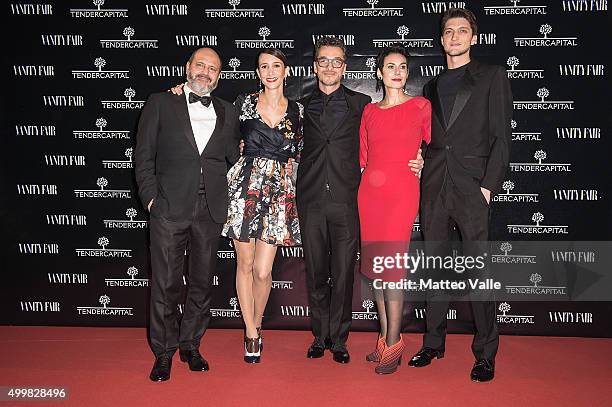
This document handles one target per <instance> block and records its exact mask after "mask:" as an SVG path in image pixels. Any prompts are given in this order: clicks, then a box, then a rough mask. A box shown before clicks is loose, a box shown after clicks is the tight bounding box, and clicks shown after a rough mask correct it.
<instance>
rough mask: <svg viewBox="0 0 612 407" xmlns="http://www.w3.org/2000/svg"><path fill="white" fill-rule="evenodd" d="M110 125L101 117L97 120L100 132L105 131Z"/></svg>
mask: <svg viewBox="0 0 612 407" xmlns="http://www.w3.org/2000/svg"><path fill="white" fill-rule="evenodd" d="M107 124H108V122H107V121H106V119H104V118H102V117H100V118H99V119H96V127H97V128H99V129H100V131H101V132H102V131H104V128H105V127H106V125H107Z"/></svg>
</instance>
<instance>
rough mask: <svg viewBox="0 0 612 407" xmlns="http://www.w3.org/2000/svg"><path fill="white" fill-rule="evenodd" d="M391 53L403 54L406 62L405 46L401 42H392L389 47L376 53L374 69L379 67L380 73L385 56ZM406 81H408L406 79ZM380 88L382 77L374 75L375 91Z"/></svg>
mask: <svg viewBox="0 0 612 407" xmlns="http://www.w3.org/2000/svg"><path fill="white" fill-rule="evenodd" d="M391 54H400V55H403V56H404V58H406V63H408V57H409V55H408V51H407V50H406V47H404V46H403V45H402V44H393V45H391V46H390V47H387V48H385V49H383V50H382V51H381V53H380V54H378V56H377V57H376V71H378V70H379V69H380V72H381V73H382V70H383V66H384V65H385V58H387V57H388V56H389V55H391ZM406 83H408V82H407V81H406ZM382 88H383V81H382V79H378V76H377V77H376V92H378V91H379V90H381V89H382Z"/></svg>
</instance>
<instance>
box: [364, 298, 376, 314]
mask: <svg viewBox="0 0 612 407" xmlns="http://www.w3.org/2000/svg"><path fill="white" fill-rule="evenodd" d="M361 307H362V308H364V309H365V310H366V312H367V313H368V314H369V313H370V310H371V309H372V308H374V303H373V302H372V300H363V302H362V303H361Z"/></svg>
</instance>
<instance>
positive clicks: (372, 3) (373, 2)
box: [366, 0, 378, 8]
mask: <svg viewBox="0 0 612 407" xmlns="http://www.w3.org/2000/svg"><path fill="white" fill-rule="evenodd" d="M366 3H368V4H369V5H370V6H372V8H374V6H375V5H377V4H378V0H366Z"/></svg>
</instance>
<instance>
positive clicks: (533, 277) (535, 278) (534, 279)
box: [529, 273, 542, 287]
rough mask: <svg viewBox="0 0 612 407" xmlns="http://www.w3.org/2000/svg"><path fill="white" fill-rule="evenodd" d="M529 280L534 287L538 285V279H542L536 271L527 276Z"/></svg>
mask: <svg viewBox="0 0 612 407" xmlns="http://www.w3.org/2000/svg"><path fill="white" fill-rule="evenodd" d="M529 281H531V282H532V283H533V286H534V287H537V286H538V283H539V282H540V281H542V276H541V275H539V274H538V273H533V274H532V275H531V276H530V277H529Z"/></svg>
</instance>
